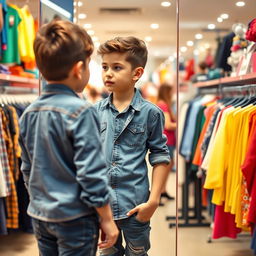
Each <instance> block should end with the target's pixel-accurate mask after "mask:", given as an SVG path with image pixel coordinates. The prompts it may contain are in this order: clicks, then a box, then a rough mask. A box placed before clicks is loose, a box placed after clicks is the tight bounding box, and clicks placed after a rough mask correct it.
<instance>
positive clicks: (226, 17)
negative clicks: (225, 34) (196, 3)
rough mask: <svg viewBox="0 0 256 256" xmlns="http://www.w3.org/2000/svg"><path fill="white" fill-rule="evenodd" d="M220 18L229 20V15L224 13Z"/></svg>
mask: <svg viewBox="0 0 256 256" xmlns="http://www.w3.org/2000/svg"><path fill="white" fill-rule="evenodd" d="M220 17H221V18H222V19H223V20H226V19H228V17H229V15H228V14H227V13H223V14H221V15H220Z"/></svg>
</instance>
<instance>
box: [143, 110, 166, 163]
mask: <svg viewBox="0 0 256 256" xmlns="http://www.w3.org/2000/svg"><path fill="white" fill-rule="evenodd" d="M148 127H149V138H148V141H147V147H148V149H149V162H150V164H151V165H152V166H154V165H156V164H160V163H166V164H168V163H169V162H170V156H169V151H168V147H167V145H166V142H167V138H166V136H165V135H164V133H163V130H164V114H163V112H162V111H161V110H160V109H159V110H158V111H156V112H154V113H153V114H151V116H150V118H149V123H148Z"/></svg>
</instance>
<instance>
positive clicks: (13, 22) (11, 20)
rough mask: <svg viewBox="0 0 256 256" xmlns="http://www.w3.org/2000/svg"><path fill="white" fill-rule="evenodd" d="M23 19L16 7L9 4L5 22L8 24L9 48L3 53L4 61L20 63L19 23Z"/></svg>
mask: <svg viewBox="0 0 256 256" xmlns="http://www.w3.org/2000/svg"><path fill="white" fill-rule="evenodd" d="M20 21H21V19H20V16H19V14H18V12H17V10H15V9H14V8H12V7H11V6H8V8H7V14H6V17H5V23H6V26H7V49H6V50H4V51H3V53H2V60H1V62H2V63H17V64H20V55H19V50H18V25H19V23H20Z"/></svg>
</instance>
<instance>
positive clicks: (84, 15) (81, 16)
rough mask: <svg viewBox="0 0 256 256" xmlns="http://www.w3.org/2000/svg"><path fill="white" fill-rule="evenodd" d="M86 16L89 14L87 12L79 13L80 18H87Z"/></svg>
mask: <svg viewBox="0 0 256 256" xmlns="http://www.w3.org/2000/svg"><path fill="white" fill-rule="evenodd" d="M86 16H87V15H86V14H85V13H79V14H78V19H81V20H82V19H85V18H86Z"/></svg>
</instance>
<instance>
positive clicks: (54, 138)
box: [20, 84, 110, 222]
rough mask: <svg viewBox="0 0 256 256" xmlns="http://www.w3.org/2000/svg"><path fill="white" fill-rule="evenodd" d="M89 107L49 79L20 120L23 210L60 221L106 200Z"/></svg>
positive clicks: (95, 120) (93, 115)
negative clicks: (25, 194)
mask: <svg viewBox="0 0 256 256" xmlns="http://www.w3.org/2000/svg"><path fill="white" fill-rule="evenodd" d="M99 130H100V124H99V121H98V115H97V113H96V111H95V109H94V108H93V107H92V106H91V105H90V104H89V103H87V102H85V101H84V100H82V99H80V98H79V97H78V96H77V94H76V93H75V92H74V91H72V90H71V89H70V88H69V87H67V86H65V85H61V84H49V85H46V86H45V87H44V91H43V93H42V96H40V97H39V98H38V99H37V100H36V101H35V102H34V103H32V104H31V105H30V106H29V107H28V108H27V109H26V110H25V112H24V114H23V115H22V117H21V120H20V145H21V147H22V166H21V171H22V173H23V176H24V180H25V183H26V185H27V188H28V192H29V195H30V203H29V206H28V214H29V215H30V216H32V217H34V218H37V219H40V220H43V221H48V222H61V221H68V220H73V219H76V218H79V217H81V216H86V215H89V214H92V213H95V209H94V207H102V206H104V205H105V204H107V203H108V202H109V197H110V192H109V187H108V185H107V177H106V164H105V160H104V157H103V153H102V147H101V143H100V133H99Z"/></svg>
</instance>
